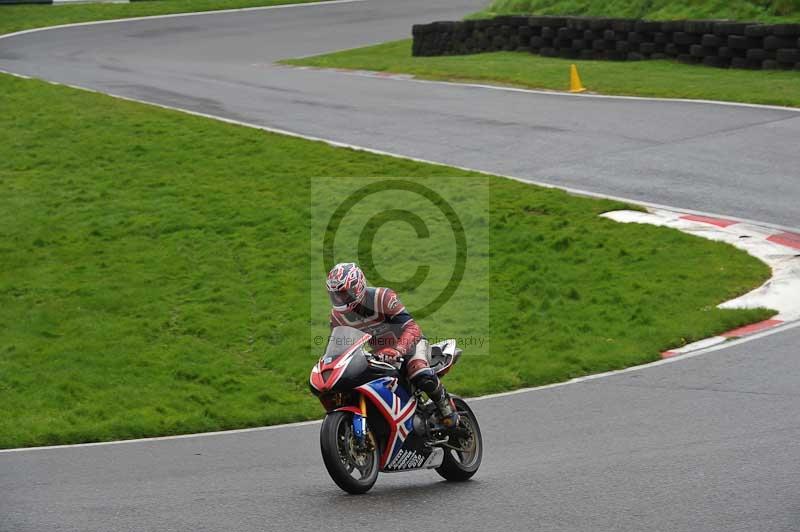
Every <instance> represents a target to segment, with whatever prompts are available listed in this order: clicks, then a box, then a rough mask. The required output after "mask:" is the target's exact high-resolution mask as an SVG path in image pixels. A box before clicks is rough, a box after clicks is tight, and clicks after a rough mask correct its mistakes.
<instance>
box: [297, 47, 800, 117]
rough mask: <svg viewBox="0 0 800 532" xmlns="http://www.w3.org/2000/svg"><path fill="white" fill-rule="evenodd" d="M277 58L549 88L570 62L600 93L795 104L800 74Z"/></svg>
mask: <svg viewBox="0 0 800 532" xmlns="http://www.w3.org/2000/svg"><path fill="white" fill-rule="evenodd" d="M282 63H284V64H288V65H295V66H313V67H320V68H349V69H355V70H373V71H378V72H394V73H403V74H413V75H415V76H418V77H420V78H424V79H436V80H448V81H478V82H489V83H495V84H503V85H512V86H517V87H525V88H531V89H549V90H566V89H567V88H568V87H569V66H570V64H573V63H575V64H577V65H578V67H579V70H580V73H581V78H582V79H583V83H584V85H585V86H586V87H587V88H588V89H589V90H590V91H592V92H597V93H601V94H616V95H627V96H652V97H659V98H690V99H691V98H696V99H707V100H720V101H729V102H743V103H758V104H766V105H783V106H789V107H800V72H784V71H758V72H754V71H746V70H722V69H715V68H708V67H704V66H693V65H683V64H679V63H675V62H672V61H636V62H612V61H576V60H566V59H555V58H547V57H541V56H538V55H533V54H526V53H522V52H494V53H485V54H475V55H460V56H443V57H413V56H412V55H411V41H410V40H403V41H393V42H387V43H383V44H378V45H375V46H367V47H364V48H357V49H353V50H346V51H343V52H335V53H331V54H324V55H319V56H314V57H308V58H303V59H287V60H284V61H282Z"/></svg>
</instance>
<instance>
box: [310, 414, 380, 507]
mask: <svg viewBox="0 0 800 532" xmlns="http://www.w3.org/2000/svg"><path fill="white" fill-rule="evenodd" d="M368 437H369V438H370V440H369V441H368V442H367V443H366V445H364V444H359V442H358V439H357V438H356V436H355V433H354V431H353V414H351V413H350V412H331V413H330V414H328V415H327V416H325V420H324V421H323V422H322V429H320V433H319V442H320V447H321V448H322V461H323V462H325V468H326V469H327V470H328V474H330V476H331V478H332V479H333V481H334V482H336V485H337V486H339V487H340V488H342V489H343V490H344V491H346V492H348V493H352V494H356V495H357V494H361V493H366V492H368V491H369V490H370V488H372V486H373V485H374V484H375V481H376V480H377V479H378V448H377V446H376V445H375V444H374V440H373V439H372V435H371V434H369V435H368Z"/></svg>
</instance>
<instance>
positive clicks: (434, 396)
mask: <svg viewBox="0 0 800 532" xmlns="http://www.w3.org/2000/svg"><path fill="white" fill-rule="evenodd" d="M430 359H431V348H430V344H428V340H426V339H425V338H422V339H420V341H419V342H417V345H416V346H415V348H414V354H412V355H411V358H410V359H409V360H408V361H407V362H406V376H407V377H408V380H410V381H411V382H412V383H413V384H414V386H416V387H417V388H419V389H420V390H422V391H423V392H425V394H427V396H428V397H430V399H431V401H433V403H434V404H435V405H436V408H437V409H438V410H439V415H440V416H441V418H442V424H443V425H445V426H448V427H449V426H455V425H456V424H457V423H458V413H457V412H456V408H455V404H454V403H453V400H452V399H450V396H449V395H448V394H447V391H446V390H445V389H444V386H442V382H441V381H440V380H439V377H438V376H437V375H436V373H434V372H433V370H432V369H431V367H430Z"/></svg>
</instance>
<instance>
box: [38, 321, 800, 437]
mask: <svg viewBox="0 0 800 532" xmlns="http://www.w3.org/2000/svg"><path fill="white" fill-rule="evenodd" d="M797 327H800V321H797V322H794V323H790V324H787V325H781V326H780V327H776V328H774V329H769V330H766V331H764V332H760V333H757V334H753V335H751V336H747V337H744V338H740V339H738V340H730V341H728V342H725V343H723V344H718V345H714V346H711V347H708V348H706V349H701V350H699V351H694V352H692V353H687V354H685V355H683V356H679V357H671V358H664V359H662V360H657V361H655V362H650V363H649V364H642V365H641V366H632V367H630V368H625V369H619V370H615V371H607V372H605V373H596V374H594V375H587V376H585V377H578V378H575V379H572V380H568V381H565V382H557V383H554V384H547V385H545V386H538V387H536V388H521V389H519V390H512V391H510V392H501V393H495V394H490V395H484V396H482V397H474V398H471V399H469V400H470V401H485V400H487V399H497V398H500V397H508V396H510V395H519V394H521V393H529V392H538V391H542V390H551V389H553V388H560V387H562V386H568V385H570V384H578V383H581V382H588V381H593V380H597V379H604V378H606V377H613V376H615V375H623V374H625V373H633V372H635V371H642V370H645V369H650V368H655V367H658V366H664V365H666V364H674V363H676V362H682V361H684V360H689V359H692V358H694V357H699V356H702V355H706V354H708V353H713V352H715V351H721V350H722V349H728V348H729V347H734V346H737V345H742V344H746V343H748V342H752V341H754V340H760V339H761V338H765V337H767V336H771V335H773V334H777V333H780V332H783V331H788V330H790V329H795V328H797ZM33 449H36V448H35V447H34V448H33Z"/></svg>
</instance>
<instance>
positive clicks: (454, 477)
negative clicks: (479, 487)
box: [436, 396, 483, 482]
mask: <svg viewBox="0 0 800 532" xmlns="http://www.w3.org/2000/svg"><path fill="white" fill-rule="evenodd" d="M453 401H454V402H455V404H456V409H457V410H458V415H459V416H460V418H461V419H460V421H459V423H458V427H457V429H456V430H455V431H454V434H453V436H451V437H450V442H449V443H451V444H452V445H453V447H456V448H457V449H458V450H456V449H453V448H449V447H445V448H444V451H445V452H444V459H443V460H442V465H440V466H439V467H437V468H436V472H437V473H439V474H440V475H441V476H442V477H444V478H445V479H447V480H450V481H453V482H463V481H465V480H469V479H470V478H472V475H474V474H475V473H477V472H478V468H479V467H480V465H481V458H482V457H483V438H482V437H481V428H480V427H479V426H478V418H476V417H475V414H474V413H473V412H472V409H471V408H470V407H469V405H467V403H466V402H465V401H464V400H463V399H461V398H460V397H455V396H453Z"/></svg>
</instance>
